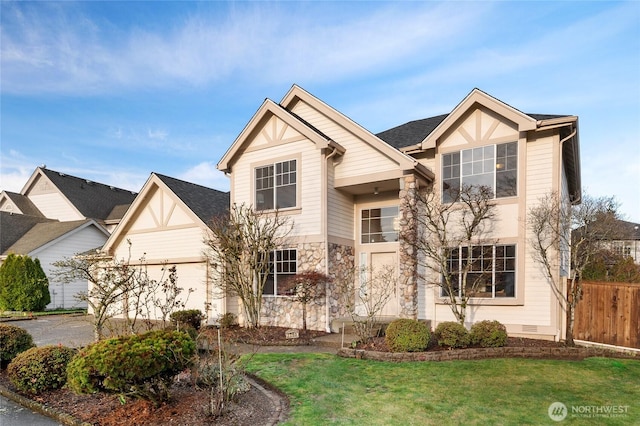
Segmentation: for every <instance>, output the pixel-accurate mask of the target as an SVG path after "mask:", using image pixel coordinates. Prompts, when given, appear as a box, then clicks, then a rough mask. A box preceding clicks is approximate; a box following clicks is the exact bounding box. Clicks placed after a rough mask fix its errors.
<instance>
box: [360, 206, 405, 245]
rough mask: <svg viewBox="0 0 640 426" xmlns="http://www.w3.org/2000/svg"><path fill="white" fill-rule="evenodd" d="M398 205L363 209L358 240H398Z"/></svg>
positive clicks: (365, 242)
mask: <svg viewBox="0 0 640 426" xmlns="http://www.w3.org/2000/svg"><path fill="white" fill-rule="evenodd" d="M398 211H399V208H398V206H392V207H382V208H377V209H363V210H362V213H361V221H360V223H361V236H360V242H361V243H363V244H368V243H394V242H397V241H398V234H399V222H398V220H399V219H398Z"/></svg>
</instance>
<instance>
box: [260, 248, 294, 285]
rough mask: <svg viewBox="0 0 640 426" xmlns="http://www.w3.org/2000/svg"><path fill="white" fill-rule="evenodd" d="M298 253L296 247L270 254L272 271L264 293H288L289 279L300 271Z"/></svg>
mask: <svg viewBox="0 0 640 426" xmlns="http://www.w3.org/2000/svg"><path fill="white" fill-rule="evenodd" d="M297 255H298V253H297V251H296V250H295V249H286V250H276V251H274V252H272V253H270V255H269V263H270V268H269V269H270V271H271V273H270V274H269V275H268V276H267V281H266V283H265V285H264V288H263V289H262V294H264V295H271V296H273V295H278V296H284V295H287V294H288V291H289V286H288V285H287V283H288V281H289V280H290V279H291V278H292V277H293V276H295V274H296V273H297V272H298V259H297V257H298V256H297Z"/></svg>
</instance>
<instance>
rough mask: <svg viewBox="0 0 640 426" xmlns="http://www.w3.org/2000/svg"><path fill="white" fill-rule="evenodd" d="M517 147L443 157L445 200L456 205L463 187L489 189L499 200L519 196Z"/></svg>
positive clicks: (495, 147)
mask: <svg viewBox="0 0 640 426" xmlns="http://www.w3.org/2000/svg"><path fill="white" fill-rule="evenodd" d="M517 173H518V143H517V142H509V143H504V144H498V145H487V146H484V147H479V148H472V149H465V150H462V151H458V152H451V153H448V154H443V155H442V200H443V202H453V201H456V199H457V196H458V191H459V190H460V188H461V187H462V186H463V185H464V186H480V185H482V186H486V187H488V188H490V189H491V190H492V191H493V193H494V195H495V197H496V198H501V197H510V196H515V195H517V177H518V174H517Z"/></svg>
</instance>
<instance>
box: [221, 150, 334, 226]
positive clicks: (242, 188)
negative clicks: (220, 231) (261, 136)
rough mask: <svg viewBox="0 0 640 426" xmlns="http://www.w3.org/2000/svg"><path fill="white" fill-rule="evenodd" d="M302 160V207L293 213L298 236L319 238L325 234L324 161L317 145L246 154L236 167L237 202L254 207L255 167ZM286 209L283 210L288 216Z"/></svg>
mask: <svg viewBox="0 0 640 426" xmlns="http://www.w3.org/2000/svg"><path fill="white" fill-rule="evenodd" d="M290 159H299V164H298V165H297V168H298V170H297V185H298V188H297V191H298V195H299V197H300V198H299V200H298V208H299V209H300V210H296V211H294V214H291V219H292V220H293V222H294V224H295V228H294V235H318V234H321V232H322V222H321V221H322V216H323V215H322V209H323V206H322V205H321V203H322V197H321V191H322V188H323V182H322V179H321V178H322V161H324V159H323V156H322V155H321V152H320V150H319V149H317V148H316V146H315V144H314V143H312V142H310V141H308V140H304V141H298V142H291V143H286V144H281V145H275V146H270V147H265V148H264V149H260V150H256V151H251V152H245V153H244V154H243V155H242V156H240V157H239V158H238V161H237V162H236V163H235V164H234V166H233V174H234V177H233V179H234V193H233V197H234V199H233V200H231V202H232V203H236V204H242V203H245V204H251V205H253V204H254V194H253V188H254V168H255V167H257V166H258V165H265V164H268V163H269V162H277V161H286V160H290ZM286 211H287V210H286V209H284V210H283V212H284V213H286Z"/></svg>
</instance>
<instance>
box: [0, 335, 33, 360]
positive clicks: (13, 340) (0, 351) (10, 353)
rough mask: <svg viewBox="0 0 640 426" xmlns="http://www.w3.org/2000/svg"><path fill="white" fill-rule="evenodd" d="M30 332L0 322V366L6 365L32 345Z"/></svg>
mask: <svg viewBox="0 0 640 426" xmlns="http://www.w3.org/2000/svg"><path fill="white" fill-rule="evenodd" d="M34 346H35V345H34V344H33V338H32V337H31V334H29V333H28V332H27V330H25V329H24V328H20V327H16V326H15V325H9V324H0V366H1V367H2V368H4V367H6V366H7V364H9V362H10V361H11V360H12V359H13V358H15V357H16V356H17V355H18V354H19V353H21V352H24V351H26V350H27V349H30V348H32V347H34Z"/></svg>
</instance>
